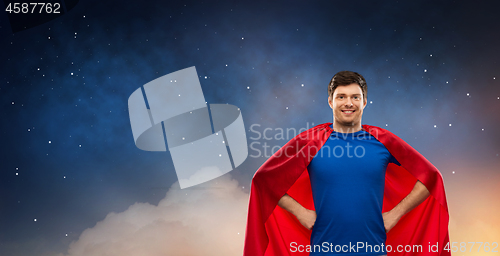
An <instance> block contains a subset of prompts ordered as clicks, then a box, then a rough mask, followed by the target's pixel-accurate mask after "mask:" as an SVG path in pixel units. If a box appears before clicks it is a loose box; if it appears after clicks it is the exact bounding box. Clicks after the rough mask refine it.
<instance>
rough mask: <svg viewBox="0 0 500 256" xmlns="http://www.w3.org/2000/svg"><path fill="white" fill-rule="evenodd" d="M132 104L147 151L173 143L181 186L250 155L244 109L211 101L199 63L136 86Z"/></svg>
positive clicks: (139, 141)
mask: <svg viewBox="0 0 500 256" xmlns="http://www.w3.org/2000/svg"><path fill="white" fill-rule="evenodd" d="M128 110H129V116H130V125H131V127H132V133H133V136H134V141H135V145H136V146H137V147H138V148H139V149H142V150H145V151H166V150H167V149H168V150H169V152H170V155H171V156H172V162H173V163H174V168H175V172H176V174H177V178H178V179H179V185H180V187H181V188H188V187H191V186H195V185H198V184H201V183H203V182H207V181H209V180H212V179H214V178H217V177H219V176H221V175H223V174H225V173H227V172H230V171H232V170H233V169H234V168H236V167H238V166H239V165H241V164H242V163H243V161H245V159H246V158H247V156H248V147H247V139H246V133H245V126H244V124H243V118H242V117H241V111H240V109H239V108H238V107H236V106H233V105H230V104H209V105H207V103H206V101H205V97H204V96H203V92H202V90H201V85H200V80H199V79H198V74H197V72H196V68H195V67H194V66H193V67H190V68H186V69H183V70H179V71H176V72H174V73H170V74H167V75H165V76H162V77H160V78H157V79H155V80H153V81H151V82H149V83H147V84H145V85H144V86H143V87H141V88H139V89H137V90H135V91H134V92H133V93H132V95H130V97H129V99H128Z"/></svg>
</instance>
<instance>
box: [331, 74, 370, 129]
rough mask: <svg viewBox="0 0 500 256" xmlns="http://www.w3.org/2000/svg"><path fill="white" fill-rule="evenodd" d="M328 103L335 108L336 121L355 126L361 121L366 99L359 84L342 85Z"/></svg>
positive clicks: (343, 124) (340, 123)
mask: <svg viewBox="0 0 500 256" xmlns="http://www.w3.org/2000/svg"><path fill="white" fill-rule="evenodd" d="M328 104H329V105H330V107H331V108H332V110H333V118H334V121H335V123H338V124H339V125H342V126H355V125H358V124H359V123H361V116H362V115H363V109H364V108H365V106H366V99H363V91H362V90H361V87H360V86H359V85H358V84H355V83H354V84H350V85H340V86H338V87H337V88H336V89H335V91H334V92H333V96H332V97H328Z"/></svg>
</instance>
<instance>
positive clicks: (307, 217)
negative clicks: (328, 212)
mask: <svg viewBox="0 0 500 256" xmlns="http://www.w3.org/2000/svg"><path fill="white" fill-rule="evenodd" d="M278 205H279V206H280V207H281V208H283V209H285V210H287V211H288V212H290V213H291V214H293V215H295V217H297V219H298V220H299V221H300V224H302V225H303V226H304V227H306V228H307V229H309V230H311V229H312V228H313V226H314V222H315V221H316V212H315V211H312V210H309V209H306V208H305V207H304V206H302V205H301V204H299V202H297V201H295V199H293V198H292V197H291V196H289V195H288V194H285V195H284V196H283V197H281V199H280V200H279V201H278Z"/></svg>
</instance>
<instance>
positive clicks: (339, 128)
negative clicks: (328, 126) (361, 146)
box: [332, 122, 363, 133]
mask: <svg viewBox="0 0 500 256" xmlns="http://www.w3.org/2000/svg"><path fill="white" fill-rule="evenodd" d="M332 128H333V130H334V131H336V132H340V133H355V132H359V131H361V130H362V129H363V127H362V126H361V123H359V124H357V125H341V124H339V123H335V122H333V124H332Z"/></svg>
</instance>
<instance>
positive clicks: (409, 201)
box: [382, 180, 430, 232]
mask: <svg viewBox="0 0 500 256" xmlns="http://www.w3.org/2000/svg"><path fill="white" fill-rule="evenodd" d="M429 194H430V193H429V190H427V188H426V187H425V185H424V184H423V183H422V182H420V181H419V180H417V183H415V186H414V187H413V189H412V190H411V192H410V194H408V195H407V196H406V197H405V198H404V199H403V200H401V202H399V204H398V205H396V206H395V207H394V208H392V210H390V211H388V212H384V213H382V217H383V218H384V226H385V232H389V230H391V229H392V228H393V227H394V226H395V225H396V223H398V221H399V219H401V217H403V215H405V214H407V213H408V212H410V211H411V210H413V208H415V207H417V206H418V205H419V204H420V203H422V202H423V201H424V200H425V199H427V197H428V196H429Z"/></svg>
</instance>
